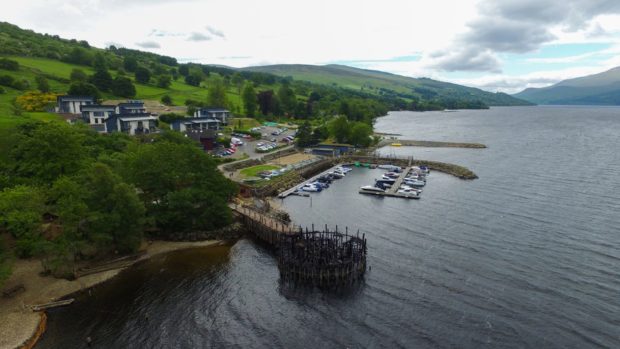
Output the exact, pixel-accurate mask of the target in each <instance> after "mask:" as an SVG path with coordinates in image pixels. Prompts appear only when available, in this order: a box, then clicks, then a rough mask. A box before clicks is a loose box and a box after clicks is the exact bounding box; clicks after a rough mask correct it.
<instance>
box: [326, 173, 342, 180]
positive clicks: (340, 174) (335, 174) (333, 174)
mask: <svg viewBox="0 0 620 349" xmlns="http://www.w3.org/2000/svg"><path fill="white" fill-rule="evenodd" d="M328 174H329V175H331V176H332V177H334V178H335V179H340V178H344V176H345V175H344V173H342V172H339V171H331V172H328Z"/></svg>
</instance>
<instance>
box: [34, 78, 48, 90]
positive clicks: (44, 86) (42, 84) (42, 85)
mask: <svg viewBox="0 0 620 349" xmlns="http://www.w3.org/2000/svg"><path fill="white" fill-rule="evenodd" d="M35 81H36V82H37V89H38V90H39V91H41V92H50V84H49V82H47V79H46V78H45V77H44V76H42V75H37V77H36V78H35Z"/></svg>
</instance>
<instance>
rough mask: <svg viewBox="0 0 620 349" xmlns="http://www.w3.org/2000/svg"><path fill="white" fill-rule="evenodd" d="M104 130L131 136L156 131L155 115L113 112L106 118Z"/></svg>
mask: <svg viewBox="0 0 620 349" xmlns="http://www.w3.org/2000/svg"><path fill="white" fill-rule="evenodd" d="M105 125H106V132H108V133H111V132H123V133H127V134H129V135H131V136H134V135H142V134H149V133H155V132H157V117H155V116H152V115H151V114H148V113H142V114H138V113H133V114H115V115H113V116H111V117H110V118H108V120H106V123H105Z"/></svg>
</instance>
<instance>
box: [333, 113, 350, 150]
mask: <svg viewBox="0 0 620 349" xmlns="http://www.w3.org/2000/svg"><path fill="white" fill-rule="evenodd" d="M328 127H329V133H330V134H331V135H332V136H333V137H334V138H336V141H337V142H338V143H344V142H346V141H347V139H348V138H349V121H348V120H347V118H346V117H345V116H339V117H337V118H335V119H333V120H332V121H331V122H330V123H329V126H328Z"/></svg>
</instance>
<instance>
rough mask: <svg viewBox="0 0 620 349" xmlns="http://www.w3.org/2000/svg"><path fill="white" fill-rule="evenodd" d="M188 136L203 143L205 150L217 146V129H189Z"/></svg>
mask: <svg viewBox="0 0 620 349" xmlns="http://www.w3.org/2000/svg"><path fill="white" fill-rule="evenodd" d="M186 136H187V137H189V138H191V139H193V140H195V141H196V142H198V143H200V144H201V145H202V149H203V150H205V151H206V150H213V149H215V147H216V146H217V131H214V130H203V131H188V132H187V133H186Z"/></svg>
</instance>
